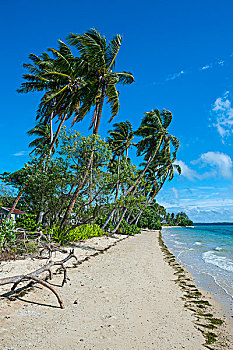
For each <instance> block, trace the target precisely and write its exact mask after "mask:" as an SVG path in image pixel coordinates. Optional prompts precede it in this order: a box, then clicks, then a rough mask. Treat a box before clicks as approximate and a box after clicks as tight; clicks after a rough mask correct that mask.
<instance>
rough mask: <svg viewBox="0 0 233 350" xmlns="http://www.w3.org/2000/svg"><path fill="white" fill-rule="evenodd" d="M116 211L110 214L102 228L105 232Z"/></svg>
mask: <svg viewBox="0 0 233 350" xmlns="http://www.w3.org/2000/svg"><path fill="white" fill-rule="evenodd" d="M115 211H116V209H115V208H114V209H113V210H112V211H111V213H110V214H109V216H108V218H107V220H106V221H105V223H104V224H103V225H102V226H101V230H104V229H105V227H106V226H107V224H108V223H109V221H110V220H111V218H112V216H113V214H114V213H115Z"/></svg>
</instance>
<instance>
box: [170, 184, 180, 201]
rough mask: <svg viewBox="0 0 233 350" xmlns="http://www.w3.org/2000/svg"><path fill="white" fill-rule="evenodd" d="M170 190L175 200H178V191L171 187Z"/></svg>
mask: <svg viewBox="0 0 233 350" xmlns="http://www.w3.org/2000/svg"><path fill="white" fill-rule="evenodd" d="M171 190H172V192H173V194H174V196H175V199H178V198H179V192H178V190H177V189H176V188H175V187H172V188H171Z"/></svg>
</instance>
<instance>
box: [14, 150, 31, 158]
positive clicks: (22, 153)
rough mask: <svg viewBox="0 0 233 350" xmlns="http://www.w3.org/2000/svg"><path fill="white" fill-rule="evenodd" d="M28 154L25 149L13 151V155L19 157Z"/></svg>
mask: <svg viewBox="0 0 233 350" xmlns="http://www.w3.org/2000/svg"><path fill="white" fill-rule="evenodd" d="M27 154H28V152H27V151H19V152H17V153H14V154H13V156H15V157H20V156H26V155H27Z"/></svg>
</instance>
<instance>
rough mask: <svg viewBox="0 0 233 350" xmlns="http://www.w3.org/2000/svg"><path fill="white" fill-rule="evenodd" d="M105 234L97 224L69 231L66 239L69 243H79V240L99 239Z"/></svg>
mask: <svg viewBox="0 0 233 350" xmlns="http://www.w3.org/2000/svg"><path fill="white" fill-rule="evenodd" d="M104 234H105V232H104V231H103V230H101V228H100V227H99V225H97V224H86V225H80V226H78V227H76V228H74V229H73V230H71V231H69V232H68V233H67V235H66V239H67V240H68V241H70V242H75V241H79V240H81V239H88V238H91V237H101V236H103V235H104Z"/></svg>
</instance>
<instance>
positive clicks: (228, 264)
mask: <svg viewBox="0 0 233 350" xmlns="http://www.w3.org/2000/svg"><path fill="white" fill-rule="evenodd" d="M202 257H203V260H204V261H205V262H206V263H209V264H212V265H215V266H217V267H220V269H223V270H225V271H233V262H232V261H231V260H229V259H227V258H226V257H224V256H217V255H215V254H214V251H208V252H205V253H203V254H202Z"/></svg>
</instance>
